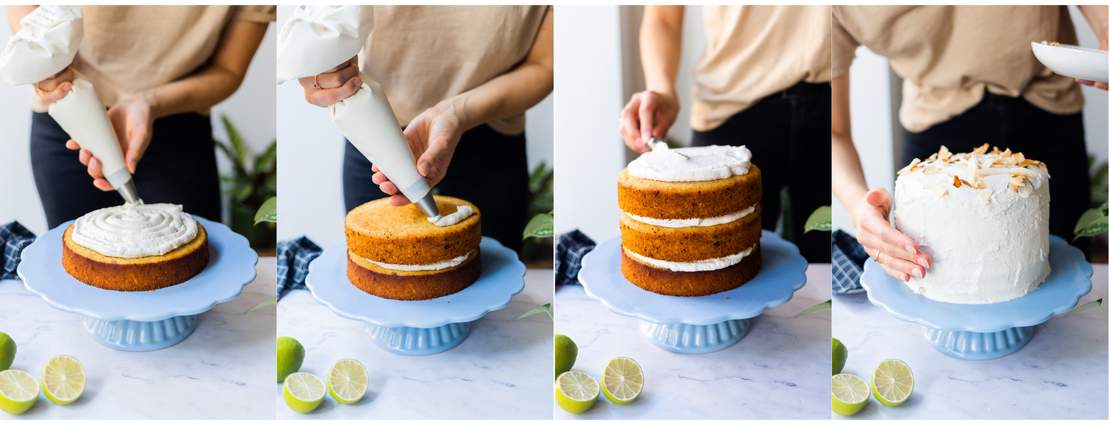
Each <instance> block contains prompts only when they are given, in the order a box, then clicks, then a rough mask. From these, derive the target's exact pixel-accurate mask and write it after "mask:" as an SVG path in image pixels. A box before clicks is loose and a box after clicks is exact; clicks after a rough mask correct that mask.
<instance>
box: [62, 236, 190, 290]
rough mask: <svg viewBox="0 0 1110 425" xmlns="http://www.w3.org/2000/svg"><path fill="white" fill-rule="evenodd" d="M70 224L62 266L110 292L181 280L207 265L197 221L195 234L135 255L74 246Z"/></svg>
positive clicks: (155, 287) (161, 285)
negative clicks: (163, 250)
mask: <svg viewBox="0 0 1110 425" xmlns="http://www.w3.org/2000/svg"><path fill="white" fill-rule="evenodd" d="M72 233H73V225H72V224H71V225H70V226H69V228H67V229H66V231H65V233H64V235H63V238H62V268H64V269H65V271H66V272H67V273H69V274H70V275H71V276H73V277H74V278H75V279H77V280H79V281H81V282H84V283H86V284H89V285H92V286H95V287H97V288H102V289H110V290H113V291H153V290H155V289H161V288H165V287H168V286H173V285H177V284H179V283H183V282H185V281H187V280H189V279H191V278H192V277H193V276H196V275H197V274H198V273H200V272H201V271H202V270H204V268H205V267H206V266H207V265H208V233H207V232H206V231H205V229H204V226H203V225H201V224H200V223H197V236H196V238H194V239H193V240H192V241H190V242H189V243H187V244H185V245H182V246H180V247H178V248H177V249H175V250H173V251H170V252H167V253H166V254H164V255H154V256H149V257H139V258H119V257H108V256H105V255H102V254H100V253H98V252H96V251H93V250H91V249H89V248H86V247H83V246H81V245H78V244H77V243H75V242H73V238H72Z"/></svg>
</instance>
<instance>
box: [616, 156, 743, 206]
mask: <svg viewBox="0 0 1110 425" xmlns="http://www.w3.org/2000/svg"><path fill="white" fill-rule="evenodd" d="M762 182H763V181H762V174H761V173H760V171H759V167H756V166H755V165H754V164H753V165H752V166H751V169H750V170H749V171H748V173H747V174H744V175H735V176H731V177H728V178H725V179H721V180H710V181H698V182H664V181H658V180H649V179H644V178H640V177H635V176H633V175H631V174H629V172H628V169H624V170H622V171H621V172H620V174H619V175H618V176H617V206H618V207H619V208H620V210H621V211H624V212H627V213H631V214H635V215H638V216H642V217H651V218H660V219H684V218H692V217H719V216H723V215H727V214H732V213H736V212H738V211H742V210H744V209H746V208H749V207H752V206H754V205H757V204H758V203H759V201H760V200H761V199H762V197H763V183H762Z"/></svg>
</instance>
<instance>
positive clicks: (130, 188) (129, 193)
mask: <svg viewBox="0 0 1110 425" xmlns="http://www.w3.org/2000/svg"><path fill="white" fill-rule="evenodd" d="M116 192H119V196H121V197H123V201H124V202H126V203H128V204H132V205H140V204H142V203H143V200H142V198H139V191H138V190H137V189H135V181H134V180H128V181H127V183H124V184H123V186H120V187H117V188H116Z"/></svg>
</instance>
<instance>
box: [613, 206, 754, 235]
mask: <svg viewBox="0 0 1110 425" xmlns="http://www.w3.org/2000/svg"><path fill="white" fill-rule="evenodd" d="M753 212H755V205H752V206H750V207H747V208H744V209H743V210H740V211H738V212H734V213H732V214H725V215H722V216H717V217H705V218H673V219H671V218H653V217H643V216H639V215H636V214H632V213H630V212H627V211H622V213H623V214H624V215H627V216H628V218H631V219H633V220H636V221H639V222H641V223H644V224H650V225H652V226H659V227H668V228H672V229H678V228H683V227H712V226H717V225H721V224H728V223H732V222H734V221H736V220H739V219H741V218H744V217H747V216H748V215H749V214H751V213H753Z"/></svg>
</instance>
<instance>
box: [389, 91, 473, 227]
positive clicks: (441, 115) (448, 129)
mask: <svg viewBox="0 0 1110 425" xmlns="http://www.w3.org/2000/svg"><path fill="white" fill-rule="evenodd" d="M462 122H463V120H462V118H461V117H460V111H459V108H458V107H457V106H455V105H454V104H452V103H450V102H443V103H441V104H439V105H436V106H433V107H432V108H429V109H427V110H425V111H424V112H421V113H420V115H417V116H416V118H413V119H412V121H410V122H409V125H408V126H407V127H405V133H404V135H405V140H406V141H407V142H408V144H409V149H412V153H413V156H414V157H416V172H417V173H419V174H420V175H421V176H424V178H425V179H426V180H428V185H429V186H433V187H434V186H435V185H436V184H439V182H440V181H441V180H443V177H444V176H446V175H447V167H448V166H449V165H451V158H452V157H453V156H454V155H455V147H456V146H458V144H459V138H460V137H462V132H463V130H464V127H463V124H462ZM373 170H374V176H373V177H372V178H371V180H372V181H373V182H374V184H377V185H378V187H379V188H381V190H382V192H385V193H386V194H388V195H390V198H389V203H390V204H393V205H396V206H400V205H405V204H408V203H410V202H411V201H412V200H410V199H408V198H406V197H405V195H404V194H402V193H401V191H400V190H399V189H398V188H397V185H395V184H393V182H391V181H389V177H386V175H385V174H382V171H381V169H379V168H378V166H377V165H376V164H375V165H374V167H373Z"/></svg>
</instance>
